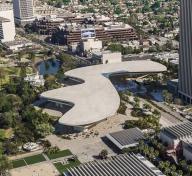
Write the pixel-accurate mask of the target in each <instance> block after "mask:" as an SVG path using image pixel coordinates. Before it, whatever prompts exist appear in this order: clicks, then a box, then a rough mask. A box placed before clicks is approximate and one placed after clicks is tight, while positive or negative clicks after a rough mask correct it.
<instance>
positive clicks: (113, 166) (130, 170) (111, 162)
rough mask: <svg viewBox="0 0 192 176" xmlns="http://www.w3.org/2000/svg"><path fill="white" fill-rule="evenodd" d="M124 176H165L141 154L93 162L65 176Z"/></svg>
mask: <svg viewBox="0 0 192 176" xmlns="http://www.w3.org/2000/svg"><path fill="white" fill-rule="evenodd" d="M91 175H94V176H96V175H98V176H99V175H100V176H101V175H102V176H103V175H106V176H108V175H111V176H112V175H113V176H114V175H115V176H119V175H124V176H133V175H135V176H136V175H137V176H160V175H161V176H165V175H164V174H163V173H162V172H161V171H160V170H159V169H158V168H156V167H155V166H154V165H153V164H152V163H151V162H150V161H148V160H147V159H146V158H144V157H143V156H142V155H140V154H137V155H135V154H131V155H129V154H122V155H117V156H113V157H110V158H108V159H106V160H100V161H91V162H88V163H85V164H81V165H80V166H78V167H75V168H71V169H68V170H67V172H65V173H64V176H91Z"/></svg>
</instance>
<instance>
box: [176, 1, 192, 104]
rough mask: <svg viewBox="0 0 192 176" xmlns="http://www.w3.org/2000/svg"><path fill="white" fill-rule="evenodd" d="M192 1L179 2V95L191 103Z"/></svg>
mask: <svg viewBox="0 0 192 176" xmlns="http://www.w3.org/2000/svg"><path fill="white" fill-rule="evenodd" d="M191 9H192V1H191V0H181V14H180V63H179V94H180V96H181V97H182V98H183V99H184V100H185V101H187V102H189V103H191V102H192V69H191V67H192V40H191V38H192V33H191V31H192V12H191Z"/></svg>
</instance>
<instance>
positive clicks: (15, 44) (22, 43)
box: [4, 40, 38, 52]
mask: <svg viewBox="0 0 192 176" xmlns="http://www.w3.org/2000/svg"><path fill="white" fill-rule="evenodd" d="M4 45H5V47H6V48H7V49H9V50H11V51H13V52H17V51H20V50H23V49H26V48H31V49H33V48H38V45H37V44H35V43H33V42H31V41H28V40H15V41H10V42H5V43H4Z"/></svg>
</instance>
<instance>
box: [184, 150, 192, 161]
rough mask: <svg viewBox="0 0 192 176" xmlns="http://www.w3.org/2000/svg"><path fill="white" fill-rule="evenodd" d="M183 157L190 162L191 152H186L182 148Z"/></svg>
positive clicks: (191, 158)
mask: <svg viewBox="0 0 192 176" xmlns="http://www.w3.org/2000/svg"><path fill="white" fill-rule="evenodd" d="M183 156H184V157H185V159H186V160H187V161H192V152H190V151H188V150H186V148H185V147H183Z"/></svg>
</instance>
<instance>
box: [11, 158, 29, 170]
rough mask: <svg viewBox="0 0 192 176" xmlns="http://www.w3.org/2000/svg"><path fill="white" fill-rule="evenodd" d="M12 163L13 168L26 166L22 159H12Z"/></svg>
mask: <svg viewBox="0 0 192 176" xmlns="http://www.w3.org/2000/svg"><path fill="white" fill-rule="evenodd" d="M12 164H13V168H18V167H22V166H26V163H25V161H24V160H23V159H19V160H14V161H12Z"/></svg>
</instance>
